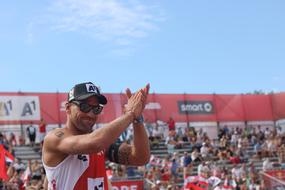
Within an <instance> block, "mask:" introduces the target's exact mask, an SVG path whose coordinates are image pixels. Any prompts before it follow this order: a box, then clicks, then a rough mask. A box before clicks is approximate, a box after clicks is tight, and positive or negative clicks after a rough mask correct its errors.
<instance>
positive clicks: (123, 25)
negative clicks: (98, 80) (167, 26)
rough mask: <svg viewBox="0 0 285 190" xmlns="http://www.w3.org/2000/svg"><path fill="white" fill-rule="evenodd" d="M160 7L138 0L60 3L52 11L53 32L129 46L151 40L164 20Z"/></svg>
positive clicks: (50, 9) (50, 11)
mask: <svg viewBox="0 0 285 190" xmlns="http://www.w3.org/2000/svg"><path fill="white" fill-rule="evenodd" d="M160 13H161V10H160V8H159V7H158V6H146V5H143V4H142V3H140V2H139V1H135V0H125V1H119V0H57V1H54V2H53V3H52V4H51V6H50V7H49V22H51V25H52V29H53V30H56V31H61V32H72V31H73V32H81V33H84V34H87V35H90V36H92V37H95V38H96V39H100V40H104V41H105V40H107V41H111V42H112V43H114V44H116V45H120V46H129V45H130V44H131V43H132V41H133V40H135V39H140V38H144V37H146V36H148V34H149V33H150V32H152V31H154V30H157V29H158V26H157V23H158V22H160V21H162V20H164V17H163V16H162V15H161V14H160Z"/></svg>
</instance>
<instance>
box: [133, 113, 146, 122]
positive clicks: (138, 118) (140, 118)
mask: <svg viewBox="0 0 285 190" xmlns="http://www.w3.org/2000/svg"><path fill="white" fill-rule="evenodd" d="M143 122H144V118H143V116H142V115H140V116H139V117H137V118H135V119H134V124H143Z"/></svg>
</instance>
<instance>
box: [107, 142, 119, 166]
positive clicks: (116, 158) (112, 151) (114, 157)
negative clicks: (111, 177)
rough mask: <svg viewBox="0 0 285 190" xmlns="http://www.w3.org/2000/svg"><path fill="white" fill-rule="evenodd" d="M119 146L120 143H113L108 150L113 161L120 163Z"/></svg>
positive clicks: (109, 157)
mask: <svg viewBox="0 0 285 190" xmlns="http://www.w3.org/2000/svg"><path fill="white" fill-rule="evenodd" d="M119 147H120V144H111V146H110V147H109V151H108V159H109V160H110V161H111V162H115V163H119V154H118V153H119Z"/></svg>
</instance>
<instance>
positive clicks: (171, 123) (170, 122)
mask: <svg viewBox="0 0 285 190" xmlns="http://www.w3.org/2000/svg"><path fill="white" fill-rule="evenodd" d="M167 125H168V130H169V131H175V121H174V119H173V118H172V117H169V119H168V121H167Z"/></svg>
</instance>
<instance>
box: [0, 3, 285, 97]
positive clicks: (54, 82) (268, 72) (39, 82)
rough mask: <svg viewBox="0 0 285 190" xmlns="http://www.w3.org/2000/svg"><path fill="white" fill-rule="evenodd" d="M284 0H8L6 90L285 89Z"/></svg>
mask: <svg viewBox="0 0 285 190" xmlns="http://www.w3.org/2000/svg"><path fill="white" fill-rule="evenodd" d="M284 8H285V1H283V0H274V1H268V0H266V1H265V0H251V1H248V0H238V1H233V0H195V1H194V0H184V1H182V0H178V1H162V0H159V1H151V0H144V1H139V0H131V1H129V0H125V1H117V0H109V1H106V0H101V1H95V0H57V1H53V0H41V1H31V0H27V1H14V0H11V1H2V2H1V3H0V25H1V29H0V72H1V74H0V91H1V92H17V91H19V90H20V91H23V92H56V91H60V92H67V91H68V90H69V89H70V88H71V87H72V86H73V85H74V84H76V83H80V82H85V81H92V82H94V83H95V84H97V85H99V86H100V87H101V89H102V91H103V92H108V93H119V92H122V91H124V89H125V88H126V87H130V88H131V89H132V90H136V89H138V88H140V87H142V86H144V85H145V84H146V83H148V82H149V83H150V84H151V92H156V93H195V94H198V93H246V92H252V91H254V90H263V91H265V92H269V91H276V92H280V91H285V74H284V71H285V65H284V63H285V11H284Z"/></svg>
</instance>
